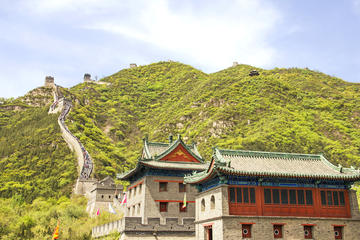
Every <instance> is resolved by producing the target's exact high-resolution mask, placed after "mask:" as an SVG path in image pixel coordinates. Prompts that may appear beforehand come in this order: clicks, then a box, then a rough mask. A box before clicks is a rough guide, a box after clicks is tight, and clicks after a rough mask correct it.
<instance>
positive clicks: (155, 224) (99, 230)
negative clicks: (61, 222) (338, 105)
mask: <svg viewBox="0 0 360 240" xmlns="http://www.w3.org/2000/svg"><path fill="white" fill-rule="evenodd" d="M179 220H180V219H178V218H166V220H165V224H161V223H160V218H148V220H147V222H148V223H147V224H142V223H141V222H142V220H141V217H124V218H122V219H120V220H118V221H115V222H110V223H107V224H104V225H100V226H96V227H94V228H93V229H92V236H93V237H101V236H105V235H108V234H110V233H111V232H121V233H123V232H137V233H141V232H143V233H145V232H154V233H159V232H168V231H171V232H189V233H193V232H195V224H194V221H195V219H194V218H186V219H183V222H182V224H179Z"/></svg>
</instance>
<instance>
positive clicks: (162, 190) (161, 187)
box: [159, 182, 168, 192]
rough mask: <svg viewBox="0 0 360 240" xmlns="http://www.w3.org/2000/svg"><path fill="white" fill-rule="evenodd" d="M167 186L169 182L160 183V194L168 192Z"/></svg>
mask: <svg viewBox="0 0 360 240" xmlns="http://www.w3.org/2000/svg"><path fill="white" fill-rule="evenodd" d="M167 184H168V183H167V182H159V192H166V191H167Z"/></svg>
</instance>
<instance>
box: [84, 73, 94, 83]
mask: <svg viewBox="0 0 360 240" xmlns="http://www.w3.org/2000/svg"><path fill="white" fill-rule="evenodd" d="M91 81H92V80H91V74H90V73H85V74H84V82H91Z"/></svg>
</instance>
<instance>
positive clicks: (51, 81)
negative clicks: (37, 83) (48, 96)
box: [45, 76, 54, 87]
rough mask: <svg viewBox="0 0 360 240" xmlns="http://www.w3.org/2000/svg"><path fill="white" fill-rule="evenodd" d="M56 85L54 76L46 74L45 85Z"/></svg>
mask: <svg viewBox="0 0 360 240" xmlns="http://www.w3.org/2000/svg"><path fill="white" fill-rule="evenodd" d="M53 86H54V77H52V76H46V77H45V87H53Z"/></svg>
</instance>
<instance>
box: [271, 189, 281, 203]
mask: <svg viewBox="0 0 360 240" xmlns="http://www.w3.org/2000/svg"><path fill="white" fill-rule="evenodd" d="M272 196H273V203H274V204H279V203H280V196H279V189H273V190H272Z"/></svg>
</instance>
